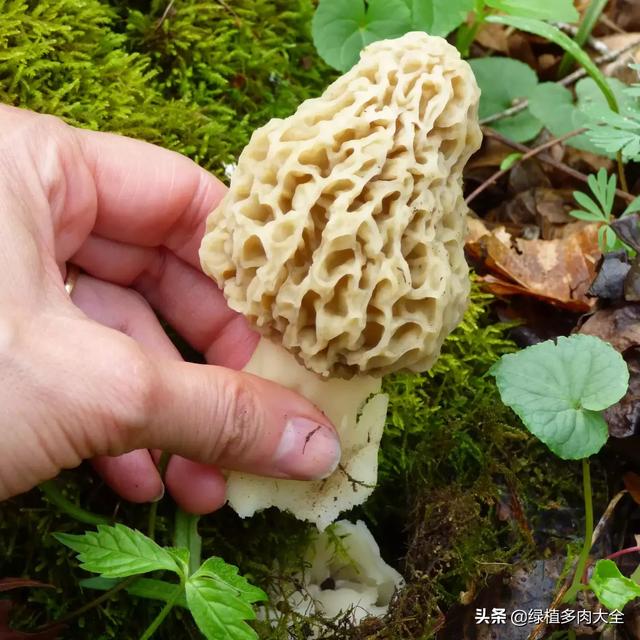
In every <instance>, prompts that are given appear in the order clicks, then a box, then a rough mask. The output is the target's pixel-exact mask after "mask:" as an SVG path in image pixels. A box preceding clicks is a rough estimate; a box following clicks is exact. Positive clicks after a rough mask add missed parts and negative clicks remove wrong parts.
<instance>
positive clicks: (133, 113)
mask: <svg viewBox="0 0 640 640" xmlns="http://www.w3.org/2000/svg"><path fill="white" fill-rule="evenodd" d="M312 12H313V3H312V1H311V0H286V1H285V0H227V1H224V0H209V1H206V2H205V1H198V0H181V1H176V2H169V1H167V0H163V1H158V0H152V1H150V2H145V1H141V0H129V1H126V2H125V1H124V0H111V1H110V2H107V1H106V0H105V1H103V2H100V1H98V0H41V1H38V0H30V1H29V0H0V100H1V101H3V102H7V103H11V104H14V105H18V106H21V107H25V108H30V109H34V110H37V111H41V112H48V113H53V114H56V115H59V116H61V117H63V118H64V119H66V120H67V121H68V122H70V123H73V124H75V125H78V126H82V127H90V128H95V129H100V130H109V131H116V132H119V133H123V134H126V135H130V136H134V137H138V138H143V139H146V140H149V141H151V142H154V143H157V144H162V145H164V146H167V147H169V148H172V149H175V150H177V151H180V152H182V153H185V154H187V155H189V156H190V157H192V158H194V159H195V160H196V161H198V162H199V163H201V164H202V165H203V166H205V167H207V168H208V169H210V170H211V171H213V172H215V173H216V174H218V175H220V176H221V177H222V176H223V174H224V169H223V165H224V163H226V162H229V161H232V160H233V159H234V158H235V157H236V156H237V154H238V153H239V151H240V150H241V149H242V147H243V145H244V144H245V143H246V142H247V141H248V138H249V136H250V134H251V131H252V130H253V129H254V128H256V127H257V126H259V125H261V124H263V123H264V122H266V121H267V120H268V119H270V118H271V117H274V116H285V115H287V114H288V113H290V112H292V111H293V110H294V109H295V107H296V106H297V104H298V103H299V102H300V101H302V100H303V99H305V98H307V97H310V96H314V95H317V94H319V93H320V92H321V91H322V89H323V87H324V86H326V84H327V83H328V82H330V80H331V79H332V78H333V73H334V72H333V71H331V70H330V69H328V68H327V67H326V66H325V65H324V63H323V62H322V61H321V60H320V59H319V58H318V57H317V55H316V54H315V51H314V48H313V45H312V43H311V39H310V20H311V16H312ZM490 302H491V299H490V298H489V297H487V296H485V295H483V294H481V293H479V291H477V290H474V294H473V300H472V304H471V306H470V309H469V312H468V313H467V316H466V318H465V321H464V322H463V324H462V325H461V326H460V327H459V328H458V329H457V330H456V332H455V333H454V334H453V335H452V336H451V337H450V338H449V339H448V340H447V342H446V344H445V348H444V351H443V355H442V357H441V358H440V360H439V361H438V363H437V364H436V366H435V367H434V368H433V370H432V371H431V372H429V373H426V374H423V375H397V376H394V377H391V378H389V379H388V380H386V382H385V387H386V391H387V392H388V393H389V395H390V399H391V403H390V409H389V417H388V426H387V431H386V435H385V437H384V440H383V446H382V452H381V459H380V484H379V486H378V488H377V490H376V492H375V493H374V495H373V497H372V498H371V499H370V501H369V502H368V503H367V504H366V505H364V507H362V508H360V509H357V510H355V511H354V512H353V513H352V514H347V515H348V516H353V517H363V518H365V519H366V520H367V521H368V523H369V524H370V527H371V529H372V531H373V532H374V535H375V536H376V538H377V539H378V540H379V542H380V545H381V548H382V551H383V555H384V557H385V558H386V559H387V560H389V561H390V562H391V563H392V564H394V565H395V566H397V567H398V568H399V569H400V570H401V571H402V572H403V573H404V575H405V577H406V578H407V581H408V587H407V589H406V590H405V591H404V592H403V593H402V594H401V595H400V596H399V597H398V598H397V599H396V601H395V602H394V604H393V606H392V608H391V611H390V614H389V617H388V620H386V621H385V623H384V624H376V623H368V624H366V625H364V626H363V627H361V628H360V629H350V628H349V627H348V626H346V625H344V624H341V623H340V622H336V623H335V624H333V625H332V626H330V627H329V628H328V629H327V630H326V631H325V632H324V637H327V638H336V639H338V638H367V637H368V638H428V637H430V636H431V635H432V633H431V632H432V631H433V630H434V629H436V628H437V627H438V626H439V625H440V624H441V620H442V612H444V611H446V610H447V609H448V608H449V607H450V606H452V605H454V604H456V603H457V602H458V601H459V599H460V597H461V593H463V592H464V593H466V594H467V596H469V594H471V595H472V594H473V593H475V592H477V591H479V590H480V589H481V588H482V586H483V584H485V583H486V581H487V580H488V579H489V578H490V577H491V576H492V575H493V574H496V573H498V572H500V571H503V570H505V567H506V568H507V569H508V568H509V567H510V566H512V565H513V564H514V563H516V562H519V561H523V560H525V559H527V558H528V557H533V556H534V555H536V554H537V553H541V545H540V544H539V541H538V544H537V545H536V544H535V542H536V541H535V540H534V532H535V531H536V527H537V524H538V523H539V522H540V521H542V520H543V519H544V518H545V514H548V513H549V512H550V511H553V510H558V509H561V508H563V507H565V506H567V505H573V506H579V498H578V497H577V496H578V495H579V481H577V480H576V478H577V477H578V476H577V475H576V474H577V473H578V469H577V468H576V469H574V468H573V466H571V465H568V466H567V465H564V464H560V462H558V461H556V460H555V459H554V458H552V457H551V455H550V454H548V452H547V450H546V449H545V448H544V447H543V446H542V445H540V444H538V443H535V442H534V441H533V440H532V439H530V438H529V437H528V436H527V435H526V434H525V432H524V431H523V429H522V428H521V427H520V426H519V423H518V421H517V420H516V419H515V417H514V416H513V415H512V414H511V413H510V412H509V411H508V410H507V409H505V408H504V407H503V406H502V405H501V404H500V402H499V400H498V395H497V391H496V389H495V386H494V384H493V381H492V378H491V377H489V376H486V372H487V370H488V369H489V367H490V366H491V364H492V363H493V362H494V361H495V360H496V359H497V358H498V357H499V356H500V355H501V354H503V353H505V352H508V351H510V350H512V349H513V348H514V345H513V344H512V343H511V341H510V340H509V339H508V337H507V330H508V328H507V327H505V326H502V325H499V324H492V320H491V315H490ZM58 482H59V486H60V487H61V488H62V489H63V491H64V492H65V494H66V495H67V496H68V497H69V498H70V499H71V500H73V501H76V502H78V503H79V504H81V505H82V506H83V507H85V508H86V509H90V510H93V511H96V512H99V513H104V514H108V515H115V517H117V519H118V520H119V521H121V522H123V523H125V524H128V525H129V526H133V527H137V528H140V529H142V530H145V528H146V526H147V519H148V512H149V507H147V506H135V505H128V504H124V503H121V502H119V501H118V500H117V498H116V497H115V496H114V495H113V494H112V493H111V492H110V491H109V490H108V489H106V488H105V487H104V486H102V484H101V483H100V481H99V480H98V479H97V478H96V477H95V476H94V475H93V474H92V473H91V471H90V470H89V469H85V468H83V469H79V470H76V471H73V472H68V473H65V474H63V477H62V478H61V479H60V480H59V481H58ZM174 511H175V508H174V506H173V504H172V503H171V502H170V500H164V501H163V502H162V503H161V504H160V507H159V519H158V529H157V535H158V538H159V540H160V541H161V542H164V543H171V535H172V534H171V530H172V521H173V514H174ZM85 526H86V525H83V524H81V523H78V522H76V521H74V520H73V519H72V518H70V517H69V516H67V515H65V514H61V513H59V511H58V510H57V509H56V508H55V507H53V506H52V505H50V504H49V503H47V501H46V500H45V499H43V497H42V496H41V494H40V493H39V492H38V491H33V492H31V493H29V494H27V495H25V496H21V497H19V498H16V499H13V500H10V501H8V502H6V503H4V504H2V505H0V577H2V576H25V577H29V578H32V579H36V580H40V581H43V582H46V583H48V584H51V585H53V586H54V587H55V588H54V589H32V590H23V591H21V592H20V593H18V592H15V596H14V594H12V597H15V598H16V600H17V602H16V606H15V608H14V614H13V620H14V622H15V624H17V625H19V626H21V627H23V628H29V629H33V628H35V627H37V626H38V625H41V624H43V623H45V622H47V621H50V620H54V619H57V618H60V617H61V616H64V615H65V614H68V613H69V612H71V611H74V610H76V609H77V608H79V607H81V606H82V605H83V604H85V603H87V602H88V601H90V600H91V599H92V598H95V597H96V595H97V594H96V592H93V591H90V590H88V589H83V588H82V587H81V586H80V584H79V582H80V581H81V580H82V579H84V578H85V577H87V574H86V573H84V572H83V571H82V570H80V569H78V568H77V565H76V562H75V561H74V560H72V559H71V557H70V554H69V552H68V551H67V550H66V549H64V548H63V547H61V546H60V545H59V544H58V543H57V542H55V540H54V539H53V538H52V537H51V535H50V533H51V532H54V531H67V532H81V531H83V530H84V528H85ZM200 532H201V534H202V535H203V538H204V554H215V555H220V556H222V557H223V558H225V559H226V560H227V561H229V562H232V563H235V564H237V565H238V566H240V568H241V570H242V571H243V572H245V573H246V574H248V575H249V577H250V578H251V579H252V580H254V581H255V582H257V583H259V584H262V585H264V586H269V585H270V584H271V585H274V584H275V585H276V586H277V584H278V580H279V579H280V578H281V577H282V576H281V575H276V573H274V571H275V570H274V564H273V561H274V560H278V563H279V567H280V571H279V573H280V574H286V573H287V572H293V571H296V570H297V569H299V564H300V557H301V550H302V548H303V547H304V544H305V542H306V541H307V539H308V537H309V533H310V530H309V528H308V527H307V526H305V525H303V524H301V523H299V522H296V521H295V520H293V519H292V518H290V517H288V516H287V515H284V514H279V513H274V512H266V513H264V514H262V515H259V516H257V517H255V518H253V519H251V520H247V521H242V520H240V519H239V518H237V517H236V516H235V515H234V514H233V513H232V512H230V511H228V510H226V509H224V510H222V511H221V512H219V513H217V514H213V515H211V516H208V517H205V518H203V519H202V521H201V523H200ZM576 533H577V532H576ZM559 543H560V544H565V543H566V540H565V541H563V540H560V541H559ZM553 544H554V541H553V535H549V536H547V538H546V540H545V544H544V545H542V547H544V546H547V547H551V546H553ZM542 551H543V550H542ZM157 611H158V605H157V604H155V603H151V602H149V601H145V600H139V599H136V598H134V597H131V596H127V595H126V594H123V593H119V594H117V595H114V596H113V597H112V598H110V599H109V600H107V601H106V602H104V603H102V604H101V605H100V606H98V607H95V608H93V609H91V610H90V611H88V612H86V613H85V614H83V615H80V616H78V617H76V618H75V619H74V620H73V621H72V622H70V623H69V625H68V627H67V629H66V630H65V631H63V633H62V635H61V637H63V638H73V639H78V638H92V639H94V640H98V639H105V640H106V639H111V638H118V639H119V640H135V639H136V638H138V637H139V636H140V634H141V633H142V631H143V630H144V629H145V628H146V626H147V625H148V624H149V622H150V621H151V620H152V619H153V617H154V616H155V615H156V614H157ZM314 624H315V623H314V621H310V620H305V619H302V618H299V617H298V618H296V617H295V616H292V615H289V616H286V617H285V619H284V620H283V623H282V624H281V625H280V626H279V627H277V628H272V627H271V626H270V625H267V624H266V623H262V624H260V623H258V629H259V632H260V635H261V637H264V638H271V639H273V640H276V639H284V638H305V637H308V636H309V633H310V631H311V629H312V627H313V626H314ZM155 637H158V638H165V639H169V638H171V639H175V638H198V637H200V636H199V634H198V632H197V630H196V629H195V627H194V626H193V625H192V623H191V622H190V621H189V619H188V616H187V615H186V614H181V613H180V612H179V611H178V612H177V613H175V614H172V615H171V617H170V618H169V619H168V621H167V622H166V624H165V625H164V626H163V627H162V628H161V630H160V631H159V632H158V633H157V635H156V636H155Z"/></svg>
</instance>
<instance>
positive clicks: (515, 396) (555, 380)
mask: <svg viewBox="0 0 640 640" xmlns="http://www.w3.org/2000/svg"><path fill="white" fill-rule="evenodd" d="M603 228H604V227H603ZM490 372H491V373H492V374H493V375H494V376H495V378H496V384H497V386H498V390H499V391H500V396H501V397H502V401H503V402H504V403H505V404H506V405H507V406H509V407H511V408H512V409H513V410H514V411H515V412H516V413H517V414H518V416H519V417H520V418H521V420H522V422H523V423H524V424H525V426H526V427H527V429H529V431H531V433H533V434H534V435H535V436H537V437H538V438H539V439H540V440H542V442H544V443H545V444H546V445H547V446H548V447H549V448H550V449H551V450H552V451H553V452H554V453H556V454H557V455H558V456H559V457H561V458H564V459H565V460H574V459H579V458H585V457H588V456H590V455H592V454H594V453H596V452H597V451H599V450H600V449H601V448H602V446H603V445H604V443H605V442H606V440H607V436H608V429H607V424H606V422H605V421H604V418H603V417H602V415H601V411H602V410H603V409H606V408H607V407H609V406H611V405H612V404H614V403H615V402H617V401H618V400H620V398H622V396H623V395H624V394H625V392H626V390H627V386H628V384H629V371H628V369H627V365H626V364H625V362H624V360H623V359H622V356H621V355H620V354H619V353H618V352H617V351H616V350H615V349H614V348H613V347H612V346H611V345H610V344H608V343H606V342H604V341H603V340H600V339H599V338H595V337H593V336H587V335H581V334H577V335H572V336H571V337H569V338H565V337H562V336H561V337H559V338H558V341H557V343H554V342H553V341H552V340H548V341H546V342H542V343H540V344H536V345H533V346H531V347H528V348H526V349H523V350H522V351H519V352H517V353H513V354H508V355H504V356H502V357H501V358H500V360H499V361H498V362H497V363H496V364H495V365H494V366H493V367H492V368H491V370H490Z"/></svg>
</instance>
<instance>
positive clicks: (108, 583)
mask: <svg viewBox="0 0 640 640" xmlns="http://www.w3.org/2000/svg"><path fill="white" fill-rule="evenodd" d="M118 582H120V580H117V579H115V578H87V579H86V580H81V581H80V586H81V587H82V588H83V589H96V590H97V591H109V590H110V589H113V587H115V586H116V585H117V584H118ZM176 586H177V585H176V584H175V583H172V582H164V580H154V579H153V578H138V579H137V580H135V581H134V582H133V583H132V584H131V586H129V587H126V588H125V591H126V592H127V593H128V594H129V595H131V596H136V597H137V598H145V599H147V600H160V601H161V602H169V601H170V600H173V598H174V595H175V590H176ZM175 604H176V605H177V606H179V607H183V608H185V609H186V608H187V600H186V596H185V595H184V594H183V595H181V596H180V597H179V598H178V600H177V601H176V603H175Z"/></svg>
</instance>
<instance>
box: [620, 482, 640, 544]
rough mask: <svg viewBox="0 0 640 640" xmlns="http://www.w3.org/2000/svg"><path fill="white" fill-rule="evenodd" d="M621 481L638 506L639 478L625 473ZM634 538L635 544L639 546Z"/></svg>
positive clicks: (639, 500)
mask: <svg viewBox="0 0 640 640" xmlns="http://www.w3.org/2000/svg"><path fill="white" fill-rule="evenodd" d="M622 480H623V482H624V486H625V487H626V489H627V491H628V492H629V495H630V496H631V497H632V498H633V499H634V500H635V501H636V502H637V503H638V504H640V476H639V475H638V474H637V473H634V472H633V471H627V473H625V474H624V475H623V476H622ZM637 537H638V536H636V544H639V543H638V541H637Z"/></svg>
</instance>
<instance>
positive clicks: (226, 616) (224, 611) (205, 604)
mask: <svg viewBox="0 0 640 640" xmlns="http://www.w3.org/2000/svg"><path fill="white" fill-rule="evenodd" d="M185 589H186V594H187V604H188V605H189V609H190V611H191V615H193V619H194V620H195V621H196V624H197V625H198V628H199V629H200V631H202V633H203V634H204V635H205V636H206V637H207V638H208V639H209V640H247V639H250V638H257V637H258V636H257V635H256V633H255V631H254V630H253V629H252V628H251V627H250V626H249V625H247V624H246V621H247V620H253V619H255V617H256V616H255V612H254V610H253V608H252V607H251V603H252V602H257V601H258V600H266V599H267V595H266V594H265V593H264V591H262V590H261V589H258V588H257V587H254V586H252V585H251V584H249V582H248V581H247V580H246V578H243V577H242V576H239V575H238V569H237V567H234V566H233V565H229V564H227V563H226V562H224V560H222V559H221V558H209V559H208V560H206V561H205V562H204V563H203V565H202V566H201V567H200V569H198V571H197V572H196V573H194V574H193V575H192V576H191V577H190V578H189V579H188V580H187V582H186V585H185Z"/></svg>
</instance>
